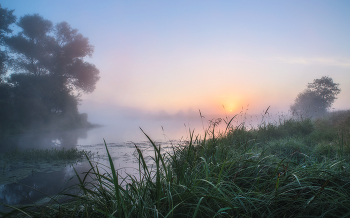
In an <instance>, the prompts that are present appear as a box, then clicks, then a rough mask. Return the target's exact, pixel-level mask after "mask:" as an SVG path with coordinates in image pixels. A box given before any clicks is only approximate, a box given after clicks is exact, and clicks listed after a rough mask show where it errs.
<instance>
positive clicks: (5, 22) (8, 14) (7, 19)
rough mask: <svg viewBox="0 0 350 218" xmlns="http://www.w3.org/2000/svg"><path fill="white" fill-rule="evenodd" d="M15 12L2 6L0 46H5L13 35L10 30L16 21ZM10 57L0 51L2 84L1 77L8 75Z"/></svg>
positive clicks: (0, 11)
mask: <svg viewBox="0 0 350 218" xmlns="http://www.w3.org/2000/svg"><path fill="white" fill-rule="evenodd" d="M13 11H14V10H11V11H9V10H7V9H5V8H2V7H1V5H0V46H4V42H5V38H6V36H7V34H9V33H12V30H11V29H10V28H9V27H10V25H11V24H13V23H14V22H15V21H16V17H15V16H14V15H13ZM7 60H8V56H7V53H6V51H3V50H2V49H1V50H0V82H2V78H1V76H2V75H3V74H5V73H6V62H7Z"/></svg>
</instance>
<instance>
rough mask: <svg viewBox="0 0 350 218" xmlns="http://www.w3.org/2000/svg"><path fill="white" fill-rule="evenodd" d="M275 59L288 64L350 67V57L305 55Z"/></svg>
mask: <svg viewBox="0 0 350 218" xmlns="http://www.w3.org/2000/svg"><path fill="white" fill-rule="evenodd" d="M273 60H277V61H279V62H283V63H288V64H304V65H326V66H338V67H346V68H348V67H350V59H349V58H305V57H289V58H281V57H276V58H273Z"/></svg>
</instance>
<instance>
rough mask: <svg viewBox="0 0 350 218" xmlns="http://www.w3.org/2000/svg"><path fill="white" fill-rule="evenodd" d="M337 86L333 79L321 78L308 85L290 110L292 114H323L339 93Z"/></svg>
mask: <svg viewBox="0 0 350 218" xmlns="http://www.w3.org/2000/svg"><path fill="white" fill-rule="evenodd" d="M338 87H339V84H338V83H334V82H333V79H332V78H330V77H327V76H323V77H322V78H321V79H315V80H314V82H313V83H309V84H308V86H307V89H305V90H304V91H303V92H301V93H300V94H299V95H298V96H297V98H296V99H295V102H294V104H293V105H291V107H290V109H291V111H293V112H299V113H300V112H301V113H304V112H307V113H311V114H313V113H320V114H324V113H325V112H326V111H327V109H329V108H330V107H331V106H332V104H333V102H334V100H335V99H336V96H337V95H338V94H339V93H340V89H339V88H338Z"/></svg>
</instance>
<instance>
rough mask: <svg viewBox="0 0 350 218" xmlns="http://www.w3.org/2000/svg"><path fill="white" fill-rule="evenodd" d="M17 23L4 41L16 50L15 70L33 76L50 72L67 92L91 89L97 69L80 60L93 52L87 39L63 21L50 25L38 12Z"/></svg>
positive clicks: (88, 91)
mask: <svg viewBox="0 0 350 218" xmlns="http://www.w3.org/2000/svg"><path fill="white" fill-rule="evenodd" d="M18 26H19V27H21V28H22V31H21V32H20V33H19V34H18V35H16V36H13V37H11V38H9V39H7V41H6V42H7V44H8V45H9V47H10V48H11V49H12V50H13V51H14V52H15V53H17V58H16V67H17V70H21V71H22V72H24V73H27V74H32V75H36V76H40V75H51V76H52V77H54V78H55V80H58V81H60V82H61V84H62V85H64V86H65V87H66V88H69V89H70V90H71V91H73V90H74V91H78V92H84V93H90V92H92V91H94V89H95V85H96V82H97V81H98V80H99V76H98V74H99V71H98V69H97V68H96V67H95V65H93V64H90V63H88V62H85V61H84V57H86V56H91V55H92V53H93V46H91V45H90V44H89V40H88V38H85V37H83V35H81V34H80V33H78V30H77V29H72V28H71V27H70V26H69V24H68V23H66V22H62V23H59V24H57V25H56V26H55V27H53V25H52V23H51V22H50V21H48V20H45V19H44V18H42V17H41V16H39V15H38V14H34V15H26V16H24V17H21V19H20V21H19V22H18Z"/></svg>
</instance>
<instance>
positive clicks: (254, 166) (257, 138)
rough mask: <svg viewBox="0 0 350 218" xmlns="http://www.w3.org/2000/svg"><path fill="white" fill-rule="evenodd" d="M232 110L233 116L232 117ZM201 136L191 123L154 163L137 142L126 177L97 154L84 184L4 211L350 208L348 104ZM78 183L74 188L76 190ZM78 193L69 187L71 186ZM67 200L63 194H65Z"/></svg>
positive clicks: (259, 213)
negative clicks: (133, 169) (185, 136)
mask: <svg viewBox="0 0 350 218" xmlns="http://www.w3.org/2000/svg"><path fill="white" fill-rule="evenodd" d="M233 119H234V118H233ZM231 121H232V119H231V120H229V119H223V120H221V122H225V123H226V125H227V128H226V129H225V131H223V132H216V129H215V127H216V126H217V125H218V122H219V121H218V122H216V121H213V122H211V126H210V127H209V129H208V130H207V131H206V132H205V135H204V136H200V135H196V134H195V132H194V131H192V130H189V132H190V137H189V140H188V142H187V143H186V145H185V146H181V145H179V146H177V145H174V146H173V151H172V152H171V153H165V154H163V153H162V147H161V145H160V144H156V143H154V142H153V141H152V140H151V138H150V137H149V136H148V135H147V134H146V133H145V132H144V131H143V130H142V129H141V131H142V132H144V133H145V135H146V136H147V138H148V139H149V141H150V143H151V144H152V146H153V149H154V155H153V156H152V159H153V161H154V163H153V166H152V167H149V165H147V164H146V162H145V158H146V157H145V156H144V155H143V153H142V151H141V150H140V149H139V148H138V147H137V145H135V150H136V152H137V158H138V159H137V160H138V163H139V169H138V170H139V174H138V175H137V176H134V175H128V176H126V177H121V176H120V174H119V173H118V169H116V168H115V166H114V164H113V161H112V157H111V156H110V154H109V151H108V147H107V145H106V144H105V147H106V152H107V155H108V158H109V163H110V166H103V165H99V164H98V163H95V162H94V161H93V160H91V159H90V157H89V155H87V154H86V158H87V159H88V161H89V163H90V166H91V169H90V170H89V171H88V172H85V173H84V174H77V175H76V176H77V178H78V180H79V184H77V185H76V186H72V187H70V188H68V189H67V190H65V191H64V192H63V193H59V194H58V195H57V196H52V197H50V199H51V200H50V202H49V203H45V204H33V205H26V206H22V207H21V206H18V207H14V206H9V207H10V208H12V209H13V210H12V212H9V213H7V214H5V213H2V214H1V213H0V215H2V216H3V217H348V216H350V110H348V111H338V112H330V113H328V114H326V115H324V116H323V117H318V118H315V119H309V118H302V117H300V118H290V119H286V120H283V121H280V123H279V124H269V123H267V124H266V123H262V124H261V125H259V126H258V127H256V128H251V129H248V128H246V127H245V126H244V124H242V125H238V126H232V125H231ZM72 191H74V192H72ZM72 193H73V194H72ZM62 195H63V196H66V197H67V196H68V197H69V200H65V201H62V202H61V201H60V197H61V196H62Z"/></svg>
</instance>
